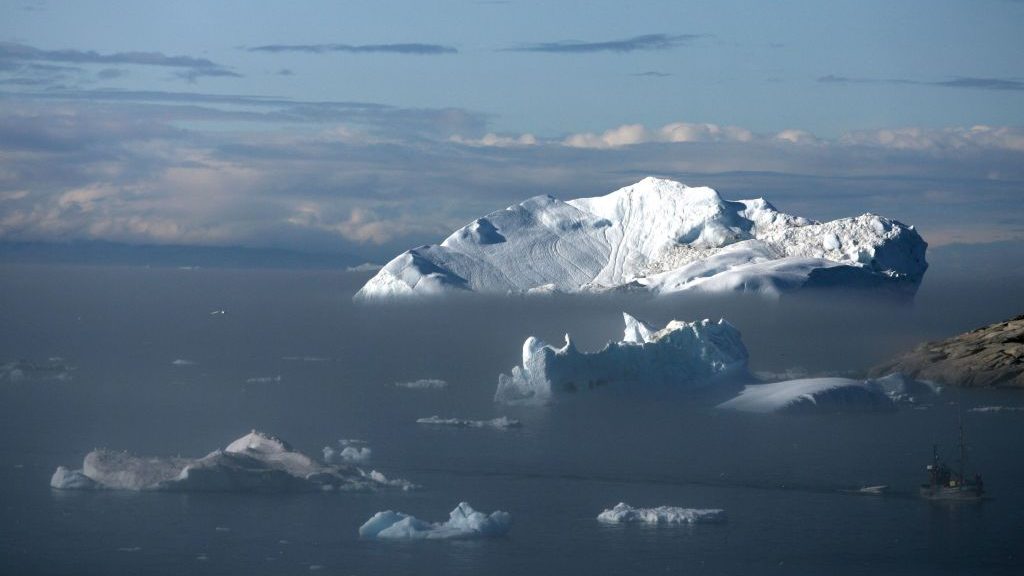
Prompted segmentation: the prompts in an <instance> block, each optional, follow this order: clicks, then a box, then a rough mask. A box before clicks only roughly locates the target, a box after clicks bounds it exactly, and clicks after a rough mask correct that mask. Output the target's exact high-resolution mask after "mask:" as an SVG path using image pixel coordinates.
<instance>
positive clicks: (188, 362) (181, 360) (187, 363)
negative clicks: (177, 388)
mask: <svg viewBox="0 0 1024 576" xmlns="http://www.w3.org/2000/svg"><path fill="white" fill-rule="evenodd" d="M171 366H178V367H182V366H195V362H193V361H192V360H187V359H185V358H178V359H176V360H174V361H173V362H171Z"/></svg>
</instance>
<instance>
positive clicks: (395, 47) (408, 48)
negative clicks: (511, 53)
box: [248, 42, 458, 56]
mask: <svg viewBox="0 0 1024 576" xmlns="http://www.w3.org/2000/svg"><path fill="white" fill-rule="evenodd" d="M248 50H249V52H272V53H280V52H305V53H307V54H325V53H328V52H345V53H349V54H371V53H383V54H415V55H420V56H435V55H440V54H456V53H458V50H457V49H455V48H453V47H451V46H442V45H440V44H421V43H415V42H413V43H402V44H361V45H357V44H268V45H266V46H255V47H252V48H249V49H248Z"/></svg>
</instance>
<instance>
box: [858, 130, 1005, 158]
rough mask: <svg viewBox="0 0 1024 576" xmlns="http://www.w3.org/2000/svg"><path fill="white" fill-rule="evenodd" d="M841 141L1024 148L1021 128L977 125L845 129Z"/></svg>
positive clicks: (920, 147)
mask: <svg viewBox="0 0 1024 576" xmlns="http://www.w3.org/2000/svg"><path fill="white" fill-rule="evenodd" d="M840 142H841V143H843V144H852V145H861V146H881V147H884V148H891V149H895V150H917V151H929V152H938V151H963V150H965V149H975V150H1007V151H1013V152H1024V129H1021V128H1011V127H1008V126H983V125H979V126H971V127H969V128H943V129H925V128H896V129H881V130H864V131H854V132H848V133H846V134H844V135H843V136H842V137H841V138H840Z"/></svg>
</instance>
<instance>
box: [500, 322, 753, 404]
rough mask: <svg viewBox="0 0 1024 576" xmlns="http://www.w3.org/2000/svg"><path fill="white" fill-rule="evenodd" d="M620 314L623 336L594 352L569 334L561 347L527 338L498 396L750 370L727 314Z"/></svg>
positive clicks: (687, 381) (693, 380)
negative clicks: (660, 324) (664, 320)
mask: <svg viewBox="0 0 1024 576" xmlns="http://www.w3.org/2000/svg"><path fill="white" fill-rule="evenodd" d="M622 316H623V319H624V322H625V333H624V335H623V338H622V340H621V341H619V342H609V343H608V345H607V346H605V348H604V349H603V350H601V351H600V352H595V353H592V354H588V353H584V352H579V351H577V350H576V348H575V347H574V346H573V345H572V341H571V340H570V338H569V335H568V334H566V335H565V345H564V346H562V347H561V348H555V347H553V346H550V345H548V344H545V343H544V342H542V341H541V340H539V339H538V338H535V337H533V336H531V337H529V338H527V339H526V342H524V343H523V364H522V366H516V367H514V368H513V369H512V372H511V374H502V375H501V376H499V377H498V389H497V391H496V392H495V395H494V399H495V401H497V402H505V403H521V402H528V403H545V402H550V401H552V400H553V399H554V398H555V396H557V395H560V394H565V393H571V392H581V391H584V390H589V389H592V388H597V387H600V386H604V385H607V384H612V383H628V384H632V385H652V384H653V385H657V384H667V385H674V386H689V387H697V386H703V385H706V384H709V383H710V382H712V381H714V380H716V379H719V378H721V377H724V376H727V375H730V374H742V373H745V372H746V367H747V349H746V347H745V346H744V345H743V340H742V339H741V338H740V333H739V330H737V329H736V328H734V327H733V326H732V325H731V324H729V323H728V322H726V321H725V320H719V321H718V322H712V321H710V320H702V321H700V322H681V321H679V320H673V321H671V322H669V323H668V324H667V325H666V326H665V327H664V328H661V329H658V328H655V327H652V326H649V325H647V324H644V323H643V322H641V321H639V320H637V319H636V318H633V317H632V316H630V315H629V314H625V313H623V315H622Z"/></svg>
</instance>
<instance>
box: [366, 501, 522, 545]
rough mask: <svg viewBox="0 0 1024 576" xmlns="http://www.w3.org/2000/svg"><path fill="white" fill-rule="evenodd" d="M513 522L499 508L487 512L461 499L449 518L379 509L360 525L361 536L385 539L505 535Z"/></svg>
mask: <svg viewBox="0 0 1024 576" xmlns="http://www.w3.org/2000/svg"><path fill="white" fill-rule="evenodd" d="M511 526H512V516H511V515H510V514H509V513H508V512H502V511H500V510H498V511H495V512H491V513H490V514H484V513H482V512H477V511H476V510H473V508H472V507H471V506H470V505H469V504H467V503H466V502H460V503H459V505H458V506H456V507H455V509H454V510H452V511H451V513H450V514H449V518H448V521H447V522H426V521H424V520H420V519H419V518H416V517H414V516H410V515H408V514H403V513H401V512H393V511H391V510H387V511H385V512H377V513H376V514H374V515H373V517H371V518H370V519H369V520H367V521H366V522H365V523H364V524H363V525H362V526H360V527H359V536H361V537H363V538H379V539H385V540H434V539H453V538H458V539H466V538H485V537H495V536H502V535H504V534H505V533H506V532H508V530H509V528H510V527H511Z"/></svg>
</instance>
